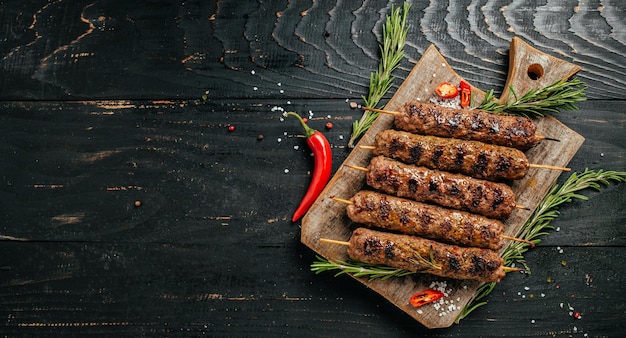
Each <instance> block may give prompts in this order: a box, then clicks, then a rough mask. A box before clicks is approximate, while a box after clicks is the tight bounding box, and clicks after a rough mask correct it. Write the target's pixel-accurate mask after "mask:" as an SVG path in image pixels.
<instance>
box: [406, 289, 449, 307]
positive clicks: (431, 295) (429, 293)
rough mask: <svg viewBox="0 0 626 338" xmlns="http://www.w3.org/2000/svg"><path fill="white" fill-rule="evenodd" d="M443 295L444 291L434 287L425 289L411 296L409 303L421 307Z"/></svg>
mask: <svg viewBox="0 0 626 338" xmlns="http://www.w3.org/2000/svg"><path fill="white" fill-rule="evenodd" d="M442 297H443V292H441V291H438V290H433V289H428V290H424V291H422V292H418V293H416V294H414V295H413V296H411V299H410V300H409V303H411V305H413V306H414V307H419V306H422V305H424V304H428V303H432V302H434V301H436V300H438V299H441V298H442Z"/></svg>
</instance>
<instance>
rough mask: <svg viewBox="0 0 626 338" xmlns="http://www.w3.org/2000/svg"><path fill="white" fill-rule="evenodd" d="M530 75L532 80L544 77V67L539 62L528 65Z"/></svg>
mask: <svg viewBox="0 0 626 338" xmlns="http://www.w3.org/2000/svg"><path fill="white" fill-rule="evenodd" d="M528 77H529V78H530V79H531V80H539V79H541V78H542V77H543V67H542V66H541V65H540V64H538V63H533V64H532V65H530V66H528Z"/></svg>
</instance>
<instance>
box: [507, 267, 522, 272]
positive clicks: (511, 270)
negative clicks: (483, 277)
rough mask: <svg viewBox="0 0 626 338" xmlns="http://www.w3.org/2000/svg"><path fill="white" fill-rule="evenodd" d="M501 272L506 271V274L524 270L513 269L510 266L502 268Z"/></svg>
mask: <svg viewBox="0 0 626 338" xmlns="http://www.w3.org/2000/svg"><path fill="white" fill-rule="evenodd" d="M502 270H504V271H506V272H518V271H524V269H520V268H513V267H510V266H503V267H502Z"/></svg>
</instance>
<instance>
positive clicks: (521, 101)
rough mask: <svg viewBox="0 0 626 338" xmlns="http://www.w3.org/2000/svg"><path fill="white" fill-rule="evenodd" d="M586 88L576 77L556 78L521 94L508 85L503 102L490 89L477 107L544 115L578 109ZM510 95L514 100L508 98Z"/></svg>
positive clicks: (509, 112) (493, 110)
mask: <svg viewBox="0 0 626 338" xmlns="http://www.w3.org/2000/svg"><path fill="white" fill-rule="evenodd" d="M586 89H587V86H586V85H585V83H584V82H582V81H581V80H579V79H577V78H573V79H570V80H558V81H556V82H554V83H552V84H551V85H548V86H546V87H543V88H537V89H531V90H529V91H528V92H526V93H525V94H524V95H522V96H517V93H515V90H514V89H513V87H509V90H510V91H511V92H510V94H509V97H507V98H506V100H505V101H504V102H505V103H500V101H499V100H497V99H496V98H495V96H494V93H493V89H491V90H489V91H487V92H486V93H485V99H484V100H483V101H482V102H481V103H480V104H479V105H478V107H477V108H478V109H482V110H487V111H490V112H493V113H498V114H502V113H507V114H515V115H522V116H526V117H529V116H533V115H534V116H544V115H545V114H546V113H558V112H559V110H578V107H577V106H576V103H577V102H581V101H585V100H586V99H587V97H586V95H585V90H586ZM510 95H513V98H514V100H510Z"/></svg>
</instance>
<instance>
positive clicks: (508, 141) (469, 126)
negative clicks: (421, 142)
mask: <svg viewBox="0 0 626 338" xmlns="http://www.w3.org/2000/svg"><path fill="white" fill-rule="evenodd" d="M364 109H366V110H372V111H378V112H382V113H392V114H393V115H394V126H395V127H396V128H397V129H400V130H404V131H408V132H412V133H417V134H422V135H434V136H440V137H452V138H457V139H462V140H475V141H481V142H484V143H489V144H496V145H500V146H505V147H512V148H517V149H520V150H527V149H530V148H531V147H533V146H534V145H536V144H537V143H538V142H539V141H541V140H542V139H545V138H544V137H542V136H539V135H538V134H537V133H536V132H537V126H536V125H535V123H534V122H533V121H532V120H531V119H529V118H526V117H522V116H514V115H502V114H493V113H489V112H487V111H482V110H479V109H454V108H447V107H442V106H438V105H435V104H431V103H424V102H408V103H405V104H404V105H403V106H402V107H400V108H399V109H398V111H396V112H389V111H381V110H378V109H371V108H364Z"/></svg>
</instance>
